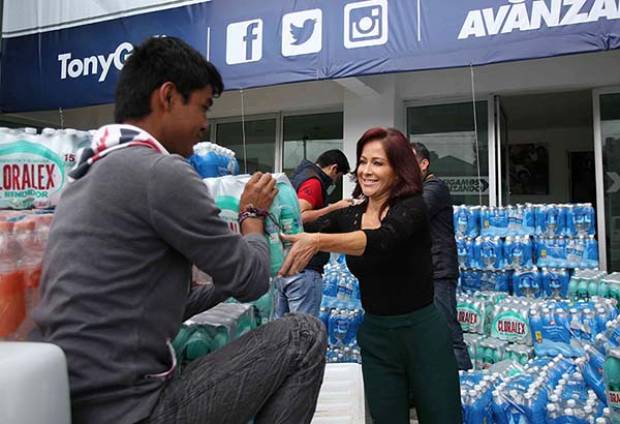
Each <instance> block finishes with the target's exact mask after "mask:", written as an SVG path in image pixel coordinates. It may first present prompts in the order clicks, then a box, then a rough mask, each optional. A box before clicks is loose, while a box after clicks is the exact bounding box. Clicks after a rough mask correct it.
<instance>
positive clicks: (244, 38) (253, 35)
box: [226, 19, 263, 65]
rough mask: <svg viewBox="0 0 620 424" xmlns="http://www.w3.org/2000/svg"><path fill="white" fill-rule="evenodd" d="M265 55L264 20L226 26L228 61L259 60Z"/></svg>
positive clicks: (229, 62) (232, 63) (237, 62)
mask: <svg viewBox="0 0 620 424" xmlns="http://www.w3.org/2000/svg"><path fill="white" fill-rule="evenodd" d="M262 57H263V20H262V19H252V20H250V21H243V22H235V23H232V24H229V25H228V27H227V28H226V63H227V64H229V65H237V64H239V63H248V62H257V61H259V60H261V59H262Z"/></svg>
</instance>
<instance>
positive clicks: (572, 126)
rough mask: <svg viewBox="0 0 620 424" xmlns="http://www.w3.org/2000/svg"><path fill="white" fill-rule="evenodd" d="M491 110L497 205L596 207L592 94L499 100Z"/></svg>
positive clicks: (525, 96)
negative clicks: (498, 189) (497, 173)
mask: <svg viewBox="0 0 620 424" xmlns="http://www.w3.org/2000/svg"><path fill="white" fill-rule="evenodd" d="M496 109H497V112H496V113H497V114H498V116H499V119H497V122H498V123H499V126H500V128H499V132H498V134H499V138H500V143H499V149H498V151H499V156H500V159H499V161H498V162H500V163H501V166H500V167H499V169H501V171H500V172H501V174H500V175H501V178H500V181H502V184H501V185H500V187H501V191H502V192H501V196H500V199H501V204H503V205H508V204H515V203H528V202H529V203H577V202H590V203H592V204H593V205H594V206H595V207H596V189H595V188H596V183H595V180H596V179H595V166H594V137H593V133H592V126H593V112H592V92H591V91H589V90H587V91H572V92H564V93H546V94H532V95H520V96H506V97H504V96H502V97H501V98H500V97H498V98H497V100H496Z"/></svg>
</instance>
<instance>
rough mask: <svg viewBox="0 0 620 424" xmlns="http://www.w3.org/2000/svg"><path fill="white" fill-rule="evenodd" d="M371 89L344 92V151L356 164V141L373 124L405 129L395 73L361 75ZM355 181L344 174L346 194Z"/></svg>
mask: <svg viewBox="0 0 620 424" xmlns="http://www.w3.org/2000/svg"><path fill="white" fill-rule="evenodd" d="M360 80H361V81H362V82H363V83H364V84H365V85H367V86H368V87H370V88H371V89H369V90H360V89H355V91H352V89H350V88H348V87H347V89H346V90H345V92H344V129H343V132H344V134H343V135H344V143H343V147H344V153H345V155H347V159H348V160H349V163H350V164H351V168H353V167H355V164H356V145H357V141H358V140H359V138H360V137H361V136H362V134H364V132H365V131H366V130H368V129H369V128H373V127H394V128H397V129H399V130H401V131H403V132H405V128H404V126H405V122H404V121H405V111H404V103H403V101H402V100H401V98H400V97H399V96H398V91H397V84H396V78H395V77H394V75H381V76H376V77H366V78H364V79H363V80H362V79H360ZM354 188H355V184H354V183H353V182H351V181H349V180H348V178H346V177H345V178H344V183H343V197H344V198H347V197H349V196H350V195H351V193H352V192H353V189H354Z"/></svg>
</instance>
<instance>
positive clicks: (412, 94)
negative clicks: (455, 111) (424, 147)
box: [398, 50, 620, 100]
mask: <svg viewBox="0 0 620 424" xmlns="http://www.w3.org/2000/svg"><path fill="white" fill-rule="evenodd" d="M619 69H620V51H617V50H616V51H607V52H600V53H588V54H579V55H570V56H562V57H556V58H550V59H537V60H528V61H521V62H507V63H499V64H494V65H486V66H480V67H474V85H475V88H476V96H477V97H478V98H482V96H484V95H488V94H503V95H509V94H524V93H532V92H549V91H569V90H574V89H579V88H596V87H605V86H613V85H620V72H618V70H619ZM398 92H399V93H400V95H401V97H402V98H403V99H407V100H423V99H436V98H441V97H455V98H457V97H461V98H468V99H470V98H471V96H472V89H471V71H470V68H455V69H443V70H435V71H423V72H412V73H403V74H399V79H398Z"/></svg>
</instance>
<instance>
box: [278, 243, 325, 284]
mask: <svg viewBox="0 0 620 424" xmlns="http://www.w3.org/2000/svg"><path fill="white" fill-rule="evenodd" d="M280 238H281V239H282V241H285V242H290V243H293V247H292V248H291V250H290V252H289V254H288V255H287V256H286V259H285V260H284V263H283V264H282V268H280V271H279V272H278V275H279V276H281V277H288V276H290V275H295V274H298V273H300V272H301V271H303V270H304V268H305V267H306V265H308V262H310V259H312V257H313V256H314V255H316V254H317V252H318V251H319V240H320V236H319V233H300V234H294V235H286V234H280Z"/></svg>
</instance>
